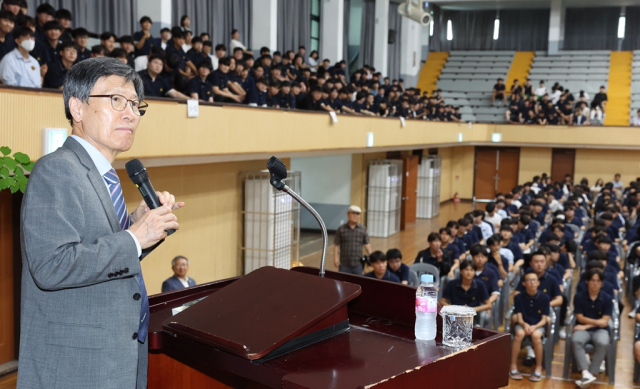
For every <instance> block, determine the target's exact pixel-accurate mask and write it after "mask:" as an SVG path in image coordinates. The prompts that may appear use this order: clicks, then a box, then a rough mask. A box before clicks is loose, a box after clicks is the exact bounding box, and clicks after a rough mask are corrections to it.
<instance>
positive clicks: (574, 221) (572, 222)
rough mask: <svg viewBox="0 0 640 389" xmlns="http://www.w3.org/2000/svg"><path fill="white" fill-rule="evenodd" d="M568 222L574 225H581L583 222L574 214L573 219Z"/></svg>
mask: <svg viewBox="0 0 640 389" xmlns="http://www.w3.org/2000/svg"><path fill="white" fill-rule="evenodd" d="M569 224H573V225H574V226H578V227H582V226H583V225H584V224H583V223H582V219H581V218H579V217H577V216H574V217H573V219H571V221H570V222H569Z"/></svg>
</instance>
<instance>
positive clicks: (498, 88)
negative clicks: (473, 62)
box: [491, 78, 507, 105]
mask: <svg viewBox="0 0 640 389" xmlns="http://www.w3.org/2000/svg"><path fill="white" fill-rule="evenodd" d="M503 81H504V80H503V79H502V78H498V83H497V84H495V85H494V86H493V91H492V92H491V105H495V103H496V99H498V100H502V101H503V102H504V104H505V105H506V104H507V94H506V93H505V89H506V87H505V85H504V83H503Z"/></svg>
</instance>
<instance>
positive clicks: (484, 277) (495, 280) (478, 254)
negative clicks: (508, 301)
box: [469, 244, 502, 304]
mask: <svg viewBox="0 0 640 389" xmlns="http://www.w3.org/2000/svg"><path fill="white" fill-rule="evenodd" d="M469 251H470V252H471V259H472V260H473V263H474V265H475V268H476V277H475V279H476V280H478V281H480V282H482V283H483V284H484V286H485V289H487V293H489V303H490V304H493V303H494V302H495V301H497V300H498V297H500V286H501V284H502V280H500V273H499V272H498V269H496V268H495V266H494V265H493V264H491V263H488V262H487V259H488V257H487V251H488V250H487V247H486V246H484V245H481V244H476V245H474V246H473V247H471V249H470V250H469Z"/></svg>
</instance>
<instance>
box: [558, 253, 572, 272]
mask: <svg viewBox="0 0 640 389" xmlns="http://www.w3.org/2000/svg"><path fill="white" fill-rule="evenodd" d="M558 264H559V265H561V266H562V267H563V268H565V269H568V268H569V267H570V266H569V256H568V255H567V254H565V253H560V257H559V258H558Z"/></svg>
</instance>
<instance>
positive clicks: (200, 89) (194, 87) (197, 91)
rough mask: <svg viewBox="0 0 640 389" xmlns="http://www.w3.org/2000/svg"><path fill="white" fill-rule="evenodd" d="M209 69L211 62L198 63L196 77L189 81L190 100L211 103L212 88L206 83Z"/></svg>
mask: <svg viewBox="0 0 640 389" xmlns="http://www.w3.org/2000/svg"><path fill="white" fill-rule="evenodd" d="M211 68H212V66H211V62H209V61H207V60H202V61H200V62H199V63H198V65H197V70H198V76H197V77H194V78H192V79H191V81H189V94H190V95H191V98H192V99H194V100H200V101H204V102H208V103H213V86H212V85H211V83H210V82H209V81H207V77H208V76H209V74H210V73H211Z"/></svg>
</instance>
